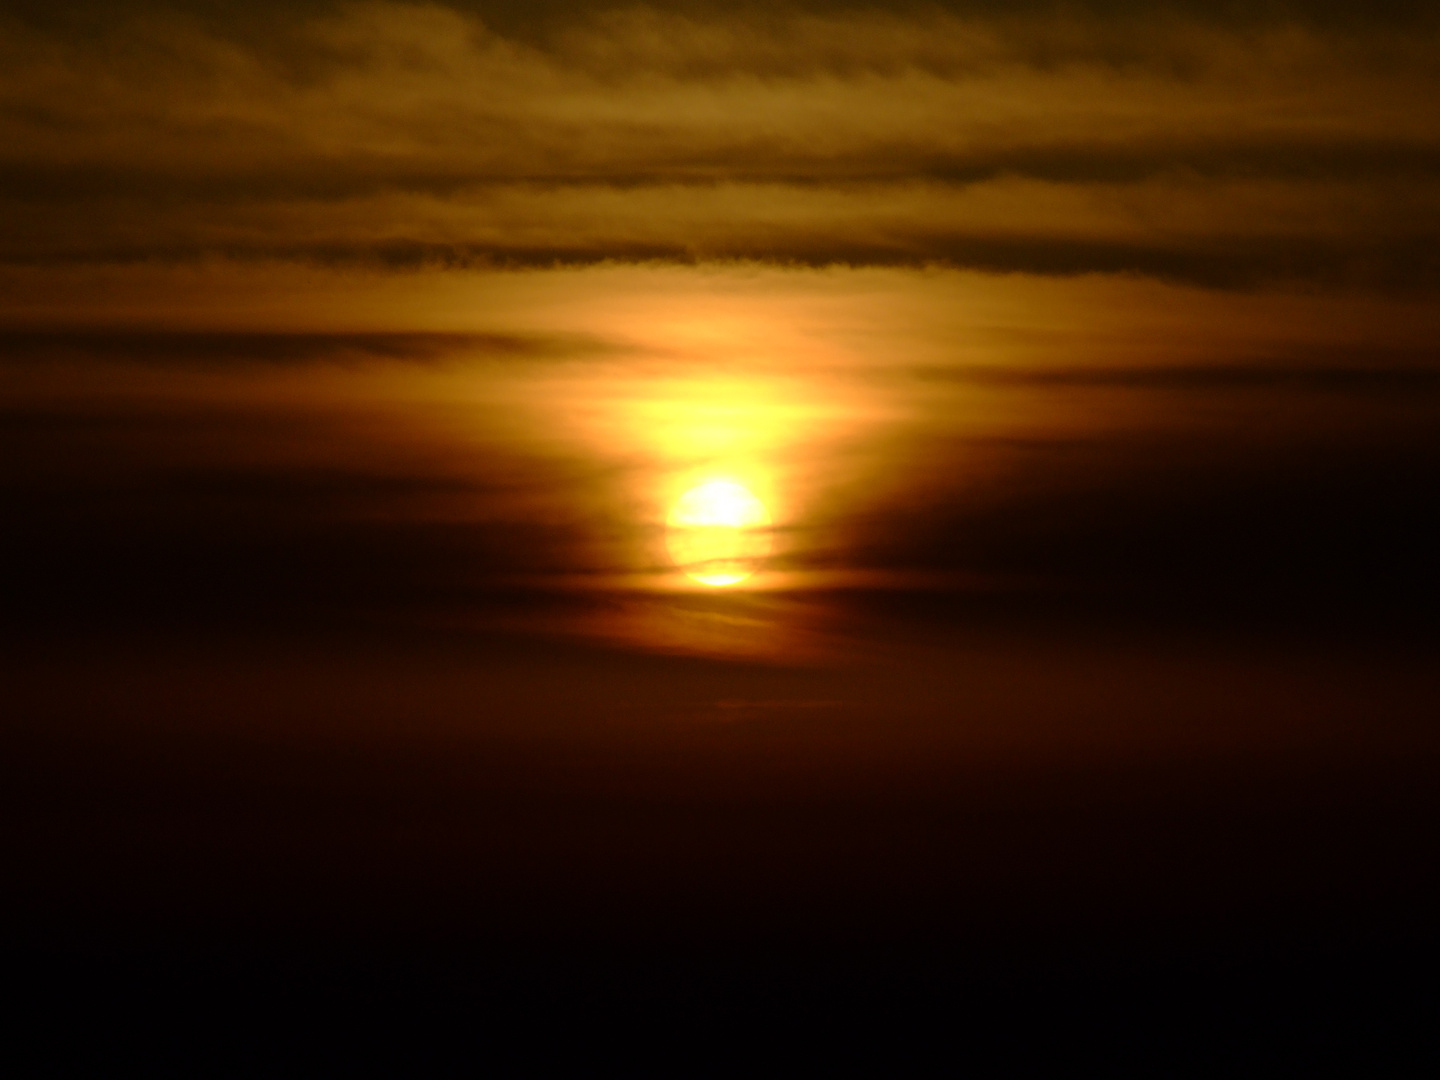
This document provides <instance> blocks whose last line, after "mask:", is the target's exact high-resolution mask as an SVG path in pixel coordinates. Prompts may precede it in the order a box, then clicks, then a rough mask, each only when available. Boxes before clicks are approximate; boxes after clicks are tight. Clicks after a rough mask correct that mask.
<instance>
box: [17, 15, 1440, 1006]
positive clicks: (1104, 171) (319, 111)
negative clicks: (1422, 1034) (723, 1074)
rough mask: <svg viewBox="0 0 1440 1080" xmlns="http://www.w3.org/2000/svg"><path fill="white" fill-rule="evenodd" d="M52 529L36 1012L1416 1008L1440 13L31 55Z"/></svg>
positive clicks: (285, 36) (23, 697) (26, 339)
mask: <svg viewBox="0 0 1440 1080" xmlns="http://www.w3.org/2000/svg"><path fill="white" fill-rule="evenodd" d="M0 492H3V496H4V507H5V509H4V514H3V518H0V523H3V525H0V632H3V641H4V643H5V644H4V654H3V656H0V680H3V683H0V686H3V687H4V688H5V689H4V695H5V697H6V699H7V700H8V701H9V702H10V704H9V705H8V706H6V707H5V709H4V712H5V716H6V719H5V720H4V721H3V732H0V739H3V752H0V757H3V761H4V762H5V764H4V766H3V768H4V770H5V771H4V773H3V777H0V778H3V792H0V799H3V800H4V805H5V812H4V819H3V820H4V825H3V845H4V863H5V866H6V870H5V875H6V879H7V880H6V886H5V896H6V899H5V901H4V904H5V910H6V912H7V914H6V919H7V920H8V921H7V926H9V927H10V929H9V930H7V931H6V936H5V939H4V943H3V944H4V948H5V949H7V950H9V953H12V954H15V955H21V954H23V957H25V958H26V959H24V964H30V965H31V967H32V968H34V969H36V970H39V969H42V968H44V969H46V970H48V965H50V963H51V959H52V958H53V956H54V954H55V950H57V949H60V948H61V945H60V944H59V943H62V942H63V943H67V944H65V946H64V948H66V949H69V948H72V947H74V948H78V949H80V950H81V955H82V956H85V957H89V956H91V955H92V953H93V950H104V949H108V948H111V947H112V946H113V945H114V944H115V943H116V942H121V941H123V942H125V943H126V945H125V947H126V948H133V949H138V950H139V954H140V955H146V956H149V955H152V954H154V951H155V950H173V949H175V948H179V946H177V945H176V941H183V942H186V943H188V944H186V945H185V946H184V947H185V948H192V947H195V948H202V951H203V950H209V951H208V952H205V955H206V956H212V955H213V954H215V952H216V951H217V950H218V951H219V952H222V953H224V954H225V955H227V956H229V955H231V953H230V952H227V951H226V950H234V949H238V948H241V946H239V945H237V944H236V943H237V942H247V943H253V942H255V941H261V942H264V943H265V944H264V945H263V947H262V948H261V954H262V955H264V956H271V957H273V956H279V955H289V953H290V951H291V950H295V949H300V950H304V949H312V950H313V949H315V948H319V947H320V946H318V945H317V944H316V943H317V942H323V943H324V948H325V949H330V950H338V953H339V954H342V955H344V956H346V957H348V958H350V959H349V960H347V962H351V961H353V960H354V957H356V956H369V955H371V954H372V953H374V954H376V955H378V954H381V953H383V954H384V955H385V956H387V957H393V956H394V955H397V954H398V955H403V956H406V957H412V956H413V955H414V952H415V950H417V949H421V948H422V947H421V946H420V945H417V944H416V943H417V942H422V941H423V943H424V945H423V950H422V951H425V955H426V956H427V957H429V956H431V955H432V954H433V953H436V952H438V953H440V954H444V955H446V956H455V955H464V956H471V955H477V954H476V953H474V950H481V951H482V952H485V950H490V951H489V952H485V955H487V956H489V955H492V953H493V952H494V950H495V949H498V948H500V945H498V944H497V943H500V942H503V943H504V944H503V950H502V951H503V952H504V955H505V960H504V963H505V964H506V965H510V966H509V967H507V968H506V970H526V971H529V970H530V967H529V965H530V964H531V962H532V960H533V958H534V957H535V956H538V955H541V954H543V955H545V956H547V957H553V956H554V955H555V953H556V950H561V951H562V952H564V951H565V950H579V951H580V952H585V950H591V951H592V952H593V951H594V950H601V951H603V952H604V955H605V956H606V957H612V958H613V957H614V956H615V955H617V954H620V955H624V956H625V957H626V958H627V959H626V961H625V963H629V962H630V959H632V958H633V957H635V956H644V957H646V958H648V960H647V962H649V960H654V958H656V957H661V958H663V959H664V962H665V963H667V964H679V965H681V966H682V967H684V965H685V964H694V965H699V967H696V968H694V969H692V968H685V970H686V971H692V974H693V970H700V968H702V967H703V964H704V962H703V961H702V960H699V959H696V957H710V956H712V955H713V954H714V951H715V950H722V951H723V950H728V949H737V948H738V949H741V950H742V951H746V950H748V951H746V953H745V954H746V955H747V956H751V957H752V958H756V959H754V962H755V963H757V964H762V965H763V964H766V963H770V962H771V960H772V959H773V958H774V957H775V956H778V955H780V954H781V953H783V954H784V955H786V956H790V955H791V954H792V952H793V951H794V950H795V949H797V948H801V947H803V948H804V949H806V950H810V951H809V952H807V953H806V955H807V956H819V957H821V958H823V964H836V963H840V962H841V961H842V960H843V959H844V958H847V957H853V956H856V955H860V954H862V953H863V954H864V955H867V956H868V955H871V953H867V952H865V950H872V952H873V950H877V949H884V950H891V951H889V952H886V955H887V956H891V957H893V956H895V955H899V956H901V957H902V958H905V957H908V958H910V959H902V961H898V962H900V963H902V965H903V964H908V963H911V961H914V963H915V964H918V965H919V966H920V967H922V968H924V970H925V972H926V973H927V974H926V976H925V977H926V978H930V979H932V980H933V978H934V977H935V971H936V970H938V969H937V968H936V967H935V966H934V965H936V964H939V963H940V961H938V960H936V959H935V958H936V957H939V956H942V955H943V956H946V957H952V958H953V957H955V956H958V955H961V954H963V955H966V956H972V957H975V956H983V960H981V959H977V960H975V965H976V966H975V967H974V969H973V971H971V974H970V975H969V976H967V977H969V978H971V979H972V982H973V985H974V986H977V987H981V988H982V991H983V987H985V986H987V985H990V983H987V982H986V980H987V979H988V980H994V979H1000V980H1003V979H1006V978H1010V977H1012V976H1013V975H1014V972H1015V971H1018V970H1020V969H1021V967H1022V966H1023V967H1024V970H1025V971H1027V972H1030V971H1034V970H1039V971H1041V972H1045V973H1051V974H1053V972H1055V971H1058V970H1059V969H1060V967H1061V966H1064V965H1068V964H1071V963H1072V962H1075V963H1079V962H1080V961H1074V960H1073V958H1074V957H1076V956H1079V955H1082V954H1083V955H1084V956H1087V957H1090V956H1093V955H1095V954H1097V953H1107V954H1124V955H1127V956H1130V955H1140V954H1143V955H1144V956H1146V957H1147V958H1149V959H1148V960H1147V961H1146V962H1147V963H1155V964H1158V965H1160V966H1159V968H1158V969H1156V970H1162V971H1166V972H1169V971H1171V970H1172V968H1166V967H1165V965H1166V964H1169V963H1172V962H1173V963H1176V964H1178V963H1180V961H1179V960H1176V959H1175V958H1176V957H1181V956H1183V957H1184V958H1186V962H1187V963H1188V962H1190V960H1191V959H1193V957H1195V956H1198V955H1202V954H1204V955H1206V956H1207V957H1208V956H1209V955H1211V953H1213V952H1214V951H1215V950H1218V952H1219V954H1220V955H1222V956H1226V957H1231V958H1232V959H1233V958H1235V957H1239V956H1241V955H1242V954H1243V955H1244V956H1245V957H1247V958H1250V957H1253V956H1254V955H1257V953H1256V950H1261V951H1263V950H1265V949H1272V948H1273V949H1279V950H1280V951H1281V952H1283V956H1284V958H1283V959H1282V960H1277V961H1275V963H1276V964H1277V965H1279V967H1278V969H1277V970H1279V971H1280V972H1281V974H1280V975H1275V972H1274V971H1272V970H1270V969H1265V976H1264V977H1266V978H1270V977H1275V978H1279V979H1280V981H1281V983H1282V984H1283V985H1285V986H1287V987H1293V986H1298V985H1300V984H1301V983H1303V982H1304V977H1303V976H1302V975H1300V974H1296V972H1299V971H1301V970H1302V969H1303V970H1309V968H1308V967H1306V965H1307V964H1311V963H1314V962H1318V961H1316V960H1315V958H1316V957H1318V956H1321V955H1324V956H1331V955H1332V954H1334V955H1343V956H1344V957H1345V958H1346V959H1345V961H1344V962H1345V963H1348V964H1352V965H1353V966H1354V968H1355V970H1357V971H1361V970H1363V971H1364V972H1368V973H1370V976H1374V974H1375V972H1376V971H1379V970H1381V969H1383V970H1384V972H1386V973H1387V974H1386V976H1385V978H1384V979H1381V981H1382V982H1385V979H1389V978H1390V975H1391V974H1393V970H1398V969H1393V970H1392V967H1387V966H1386V965H1388V964H1390V963H1391V959H1392V958H1393V957H1394V956H1396V955H1399V956H1406V957H1415V956H1421V955H1424V956H1430V955H1440V943H1437V939H1436V938H1435V935H1434V930H1433V926H1431V925H1430V923H1431V920H1430V919H1429V918H1428V916H1427V914H1426V913H1427V912H1429V911H1432V910H1433V907H1434V904H1435V903H1436V902H1440V878H1437V875H1436V871H1435V867H1436V866H1440V843H1437V842H1440V802H1437V795H1436V792H1437V790H1440V789H1437V788H1436V786H1435V784H1434V777H1435V775H1436V772H1435V770H1436V767H1437V765H1440V730H1437V729H1436V725H1435V716H1436V713H1437V705H1440V668H1437V666H1436V663H1435V645H1436V643H1437V637H1440V633H1437V632H1440V620H1437V616H1436V605H1437V603H1440V572H1437V567H1436V556H1437V550H1440V531H1437V528H1436V526H1435V521H1436V520H1440V14H1437V9H1436V8H1435V7H1434V5H1430V4H1422V3H1418V2H1417V3H1409V2H1404V0H1395V2H1382V3H1378V4H1377V3H1371V4H1366V5H1363V6H1361V5H1355V4H1342V3H1338V2H1333V3H1332V2H1330V0H1294V2H1275V3H1261V4H1243V5H1242V4H1228V3H1213V2H1206V0H1188V2H1187V0H1181V2H1176V3H1167V4H1152V3H1143V4H1142V3H1130V2H1128V0H1094V2H1081V3H1066V4H1052V3H1049V2H1038V0H1037V2H1031V0H1020V2H1016V3H1003V4H1002V3H998V2H994V3H992V2H988V0H978V2H962V0H945V2H937V3H913V4H912V3H888V4H887V3H875V4H867V3H860V2H856V3H850V2H843V0H833V2H832V0H802V2H794V3H789V2H784V0H781V2H775V3H764V4H760V3H755V4H748V3H724V2H718V0H717V2H708V0H695V2H689V0H676V2H659V3H635V4H608V3H604V2H600V3H595V2H580V0H538V2H524V3H521V2H510V0H499V2H493V3H492V2H486V0H456V2H449V3H408V2H405V3H401V2H388V0H386V2H361V3H349V2H333V3H332V2H318V0H299V2H287V3H283V4H282V3H277V2H272V0H251V2H245V3H241V2H238V0H236V2H231V0H175V2H171V3H166V2H163V0H136V2H133V3H132V2H126V0H105V2H101V0H78V2H75V3H67V4H63V5H61V4H55V3H40V2H32V0H3V2H0ZM697 492H698V494H697ZM687 493H688V494H687ZM707 560H708V561H707ZM1382 924H1383V926H1384V927H1385V928H1386V929H1385V930H1384V932H1383V933H1381V932H1380V931H1379V930H1377V929H1375V928H1376V927H1377V926H1380V925H1382ZM981 928H983V929H981ZM1387 935H1388V936H1387ZM77 942H78V943H80V944H79V945H76V944H75V943H77ZM197 942H198V943H201V944H200V945H199V946H197V945H196V944H195V943H197ZM1217 942H1222V943H1223V944H1218V945H1217V944H1216V943H1217ZM1277 942H1278V943H1279V944H1277ZM250 947H251V946H250V945H245V946H244V948H246V949H248V948H250ZM27 950H28V951H27ZM85 950H92V952H86V951H85ZM146 950H150V951H149V952H147V951H146ZM265 950H269V951H268V952H266V951H265ZM427 950H428V951H427ZM466 950H471V951H469V952H467V951H466ZM895 950H898V953H897V952H895ZM1227 950H1228V951H1227ZM1287 950H1288V951H1287ZM1426 950H1428V951H1426ZM585 954H586V955H590V954H591V953H589V952H586V953H585ZM7 955H8V954H7ZM67 955H70V954H68V953H67ZM127 955H128V954H127ZM165 955H167V956H170V955H172V951H166V952H165ZM326 955H334V953H333V952H332V953H327V954H326ZM565 955H567V956H568V955H570V953H569V952H566V953H565ZM1266 955H1270V954H1268V953H1267V954H1266ZM918 957H923V958H924V960H923V962H922V961H921V960H919V959H916V958H918ZM1017 957H1023V962H1022V960H1021V959H1017ZM1061 957H1063V958H1065V959H1063V960H1062V959H1057V958H1061ZM1156 957H1159V959H1156ZM1381 957H1383V958H1385V959H1384V960H1383V961H1382V959H1380V958H1381ZM37 958H38V959H37ZM83 962H84V963H89V962H90V961H89V960H85V961H83ZM186 962H187V963H190V962H192V961H189V960H187V961H186ZM193 962H195V963H199V961H193ZM208 962H209V961H206V963H208ZM267 962H268V961H267ZM406 962H407V963H408V962H410V961H409V960H407V961H406ZM427 962H428V961H427ZM547 962H550V963H553V961H547ZM606 962H607V963H610V962H611V961H610V960H607V961H606ZM817 962H820V961H817ZM887 962H888V961H887ZM1088 962H1089V961H1085V963H1088ZM1235 962H1236V963H1240V961H1239V960H1236V961H1235ZM945 963H946V965H951V964H952V961H951V960H947V961H945ZM954 963H958V961H955V962H954ZM1245 963H1252V961H1251V960H1249V959H1247V960H1246V961H1245ZM1255 963H1258V962H1255ZM927 965H929V966H927ZM1025 965H1029V966H1025ZM1286 965H1289V966H1286ZM22 966H23V965H22ZM202 966H203V965H202ZM560 967H561V968H562V969H563V970H564V971H565V972H571V969H570V968H566V967H565V966H564V964H561V965H560ZM963 967H964V965H963V964H962V965H961V968H963ZM1342 967H1343V965H1342ZM26 970H30V969H26ZM87 970H88V969H87ZM107 970H109V969H107ZM186 970H190V969H186ZM209 970H210V969H206V971H207V972H208V971H209ZM247 970H248V969H247ZM256 970H261V971H262V974H259V975H256V974H255V972H254V971H253V970H252V971H251V972H250V974H251V976H253V977H254V978H256V979H258V980H260V981H261V982H263V981H264V979H265V978H267V977H268V976H266V975H265V974H264V973H263V972H265V971H268V970H269V969H268V968H265V966H264V963H261V964H260V967H259V969H256ZM547 970H550V969H547ZM627 970H628V969H627ZM705 970H708V969H705ZM826 970H828V968H827V969H826ZM887 970H889V969H887ZM945 970H946V971H947V972H949V971H952V970H954V969H953V967H951V966H947V967H946V969H945ZM1066 970H1069V968H1068V967H1067V968H1066ZM1147 970H1148V969H1147ZM1245 970H1247V971H1250V972H1251V973H1252V975H1253V974H1254V972H1255V971H1258V970H1259V968H1256V967H1254V966H1253V964H1252V967H1250V968H1246V969H1245ZM1107 971H1108V969H1107ZM997 972H998V973H999V974H997ZM571 973H573V972H571ZM477 977H478V976H477ZM557 977H561V976H557ZM566 977H569V975H568V974H567V975H565V976H563V977H561V978H562V981H563V978H566ZM686 977H687V978H688V977H691V976H688V975H687V976H686ZM694 977H695V978H699V977H700V976H694ZM728 977H729V976H727V978H728ZM948 977H949V976H948V975H947V978H948ZM1047 977H1048V976H1047ZM1097 977H1098V976H1097ZM1112 977H1114V976H1113V972H1112V973H1109V974H1105V975H1104V976H1103V978H1112ZM1167 977H1168V976H1167ZM1211 977H1212V978H1214V979H1219V980H1220V982H1221V983H1223V981H1224V980H1223V978H1221V977H1220V976H1213V975H1212V976H1211ZM1257 977H1258V976H1257ZM1359 977H1360V976H1357V978H1359ZM1367 977H1369V976H1367ZM537 978H538V977H537ZM815 978H816V979H818V978H819V977H818V976H816V977H815ZM1286 979H1289V980H1290V981H1289V982H1285V980H1286ZM540 981H543V980H540ZM922 983H923V984H924V985H930V983H924V980H922ZM726 985H727V986H729V985H730V984H729V983H726ZM800 985H802V986H806V987H808V986H811V985H812V984H811V983H806V982H805V981H804V979H802V980H801V984H800ZM1107 985H1109V984H1107ZM1207 985H1209V984H1207ZM1217 985H1218V984H1217ZM1387 985H1393V986H1403V985H1407V984H1405V983H1404V980H1403V979H1402V978H1401V977H1400V976H1398V975H1397V976H1395V977H1394V981H1393V982H1392V983H1388V984H1387ZM157 992H158V991H157ZM805 992H808V991H803V990H797V991H796V993H801V994H803V993H805ZM866 992H868V991H866ZM1395 993H1396V994H1401V993H1402V991H1401V990H1396V991H1395ZM1222 996H1223V995H1222ZM862 997H863V994H862ZM866 1000H868V998H867V999H866Z"/></svg>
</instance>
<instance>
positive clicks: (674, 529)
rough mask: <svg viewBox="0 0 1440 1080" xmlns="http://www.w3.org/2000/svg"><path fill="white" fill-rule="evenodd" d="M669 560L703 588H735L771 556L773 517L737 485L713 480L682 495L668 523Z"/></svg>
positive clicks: (672, 509)
mask: <svg viewBox="0 0 1440 1080" xmlns="http://www.w3.org/2000/svg"><path fill="white" fill-rule="evenodd" d="M666 526H667V529H666V536H665V543H666V546H667V547H668V548H669V550H670V557H671V558H672V559H674V560H675V564H676V565H677V566H679V567H680V569H681V570H683V571H684V572H685V573H686V574H687V575H689V576H690V577H691V578H693V579H694V580H696V581H698V582H700V583H701V584H702V585H716V586H720V585H734V584H737V583H738V582H741V581H744V580H745V579H746V578H748V577H750V576H751V575H752V574H754V573H755V571H756V570H757V569H758V568H759V565H760V562H761V561H762V560H763V559H764V558H765V556H766V555H768V554H769V553H770V546H771V535H770V514H769V512H768V511H767V510H766V509H765V504H764V503H762V502H761V501H760V500H759V499H758V498H756V497H755V494H754V492H752V491H751V490H750V489H749V488H747V487H745V485H743V484H740V483H737V482H736V481H734V480H729V479H718V480H709V481H706V482H705V483H703V484H699V485H697V486H696V487H693V488H691V489H690V490H689V491H687V492H685V494H684V495H682V496H680V499H679V500H678V501H677V502H676V503H675V505H674V506H673V507H672V508H671V510H670V514H669V516H668V517H667V518H666Z"/></svg>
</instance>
